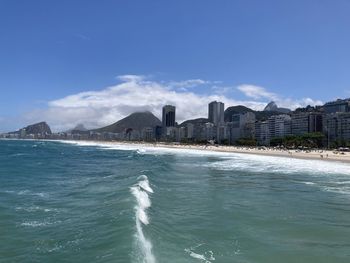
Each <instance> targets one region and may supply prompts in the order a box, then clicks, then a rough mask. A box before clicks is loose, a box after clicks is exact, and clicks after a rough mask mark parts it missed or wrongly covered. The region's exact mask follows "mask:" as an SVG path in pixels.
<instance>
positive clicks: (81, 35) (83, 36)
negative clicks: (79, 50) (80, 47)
mask: <svg viewBox="0 0 350 263" xmlns="http://www.w3.org/2000/svg"><path fill="white" fill-rule="evenodd" d="M74 36H75V37H77V38H79V39H81V40H84V41H88V40H91V38H90V37H89V36H87V35H84V34H75V35H74Z"/></svg>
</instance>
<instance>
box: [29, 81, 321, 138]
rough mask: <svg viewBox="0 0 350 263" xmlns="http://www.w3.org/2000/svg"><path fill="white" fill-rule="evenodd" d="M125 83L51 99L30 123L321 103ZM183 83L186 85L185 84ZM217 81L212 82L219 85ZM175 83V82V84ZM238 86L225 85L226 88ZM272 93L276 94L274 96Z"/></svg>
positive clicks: (96, 122)
mask: <svg viewBox="0 0 350 263" xmlns="http://www.w3.org/2000/svg"><path fill="white" fill-rule="evenodd" d="M118 79H119V80H120V81H121V83H119V84H117V85H115V86H111V87H107V88H105V89H102V90H100V91H87V92H81V93H78V94H73V95H69V96H66V97H64V98H61V99H57V100H53V101H50V102H48V108H47V109H44V110H35V111H32V112H30V113H28V114H26V115H25V118H26V121H27V122H28V123H34V122H36V121H42V120H46V121H47V122H48V123H49V125H50V126H51V128H52V129H53V130H54V131H64V130H67V129H70V128H72V127H74V126H75V125H76V124H79V123H83V124H84V125H85V126H86V127H88V128H97V127H102V126H105V125H109V124H112V123H114V122H116V121H118V120H120V119H121V118H124V117H125V116H127V115H128V114H130V113H133V112H136V111H146V110H147V111H151V112H152V113H153V114H155V115H156V116H157V117H158V118H161V110H162V106H163V105H165V104H172V105H175V106H176V119H177V121H178V122H179V123H181V122H182V121H184V120H187V119H193V118H199V117H206V116H207V110H208V103H209V102H211V101H213V100H218V101H222V102H224V103H225V106H226V107H229V106H234V105H245V106H247V107H250V108H252V109H255V110H262V109H263V108H264V107H265V106H266V104H267V102H269V101H270V100H271V97H273V98H274V99H276V103H277V104H278V105H279V106H280V107H290V108H292V109H294V108H297V107H301V106H306V105H308V104H312V105H313V104H321V102H319V101H314V100H312V99H310V98H305V99H301V100H292V99H283V98H280V97H279V96H277V95H276V94H274V93H271V92H268V91H267V90H265V89H264V88H262V87H258V86H254V85H241V86H239V87H238V89H239V90H240V91H242V92H243V93H244V94H245V95H246V96H248V97H249V98H253V99H248V100H235V99H232V98H230V97H229V96H228V94H226V95H225V93H215V94H214V95H212V94H211V95H199V94H196V93H194V92H190V91H188V90H181V88H184V89H186V87H192V85H196V86H197V85H204V84H209V83H210V82H209V81H204V80H200V79H192V80H187V81H186V80H185V81H182V82H176V84H175V82H170V83H169V82H168V83H166V82H159V81H150V80H149V79H148V78H147V77H145V76H138V75H125V76H119V77H118ZM181 83H182V85H181ZM216 83H217V82H212V85H215V86H217V85H216ZM174 84H175V85H174ZM227 89H230V90H231V89H233V90H236V88H232V87H231V88H229V87H226V88H225V87H223V90H227ZM271 95H272V96H271Z"/></svg>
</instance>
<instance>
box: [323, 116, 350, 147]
mask: <svg viewBox="0 0 350 263" xmlns="http://www.w3.org/2000/svg"><path fill="white" fill-rule="evenodd" d="M323 124H324V128H323V132H324V134H325V135H326V140H327V145H328V146H330V145H331V144H332V143H333V142H338V143H340V144H344V142H349V141H350V112H338V113H333V114H327V116H326V117H325V120H324V123H323Z"/></svg>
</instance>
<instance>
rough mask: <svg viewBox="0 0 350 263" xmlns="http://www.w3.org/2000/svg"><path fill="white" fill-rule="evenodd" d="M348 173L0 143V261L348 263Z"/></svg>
mask: <svg viewBox="0 0 350 263" xmlns="http://www.w3.org/2000/svg"><path fill="white" fill-rule="evenodd" d="M349 168H350V166H349V165H346V164H342V163H328V162H322V161H306V160H294V159H287V158H277V157H263V156H253V155H239V154H220V153H208V152H200V151H190V150H172V149H159V148H158V149H152V148H150V147H143V146H126V145H113V146H102V147H101V146H98V145H95V144H80V145H75V144H67V143H60V142H44V141H6V140H5V141H0V262H6V263H7V262H147V263H153V262H165V263H168V262H169V263H172V262H269V263H272V262H350V169H349Z"/></svg>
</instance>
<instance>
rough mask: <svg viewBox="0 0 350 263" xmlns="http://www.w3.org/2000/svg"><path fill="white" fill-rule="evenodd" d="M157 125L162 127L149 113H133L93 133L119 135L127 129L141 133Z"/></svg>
mask: <svg viewBox="0 0 350 263" xmlns="http://www.w3.org/2000/svg"><path fill="white" fill-rule="evenodd" d="M158 125H162V123H161V121H160V120H159V119H158V118H157V117H156V116H154V115H153V114H152V113H151V112H149V111H146V112H135V113H132V114H130V115H129V116H127V117H125V118H124V119H121V120H120V121H118V122H116V123H113V124H111V125H108V126H106V127H103V128H100V129H95V130H94V131H96V132H113V133H120V132H124V131H126V130H127V129H133V130H137V131H141V130H142V129H143V128H146V127H155V126H158Z"/></svg>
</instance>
